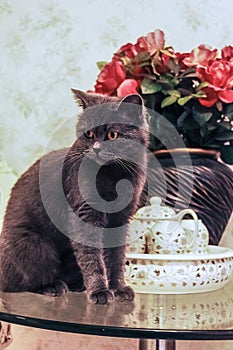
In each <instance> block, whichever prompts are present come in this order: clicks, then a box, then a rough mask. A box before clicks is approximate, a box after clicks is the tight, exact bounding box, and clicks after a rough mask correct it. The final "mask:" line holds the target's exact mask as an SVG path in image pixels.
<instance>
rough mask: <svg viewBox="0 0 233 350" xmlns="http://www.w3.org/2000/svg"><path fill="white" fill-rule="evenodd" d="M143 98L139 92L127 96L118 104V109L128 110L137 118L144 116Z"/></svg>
mask: <svg viewBox="0 0 233 350" xmlns="http://www.w3.org/2000/svg"><path fill="white" fill-rule="evenodd" d="M143 108H144V103H143V99H142V97H141V96H140V95H138V94H132V95H127V96H125V97H124V98H123V99H122V100H121V102H120V103H119V105H118V111H119V112H121V111H123V110H124V111H127V112H128V114H129V115H134V116H135V117H136V118H143V115H144V113H143Z"/></svg>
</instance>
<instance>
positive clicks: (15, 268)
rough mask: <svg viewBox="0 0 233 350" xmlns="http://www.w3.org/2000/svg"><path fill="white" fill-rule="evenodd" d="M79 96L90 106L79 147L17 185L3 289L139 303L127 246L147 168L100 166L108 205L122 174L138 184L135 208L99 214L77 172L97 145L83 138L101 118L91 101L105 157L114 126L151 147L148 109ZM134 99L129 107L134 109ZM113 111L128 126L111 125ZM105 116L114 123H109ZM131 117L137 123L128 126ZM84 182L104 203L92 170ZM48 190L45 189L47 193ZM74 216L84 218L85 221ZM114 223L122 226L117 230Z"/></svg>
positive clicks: (2, 262)
mask: <svg viewBox="0 0 233 350" xmlns="http://www.w3.org/2000/svg"><path fill="white" fill-rule="evenodd" d="M73 93H74V95H75V98H76V100H77V101H78V103H79V104H80V105H82V107H83V112H82V114H81V115H80V117H79V120H78V123H77V139H76V140H75V142H74V144H73V145H72V146H71V147H70V148H69V149H61V150H58V151H54V152H51V153H49V154H47V155H45V156H44V157H43V158H42V159H40V160H38V161H37V162H36V163H34V164H33V165H32V166H31V167H30V168H29V169H28V170H27V171H26V172H25V173H24V174H23V175H22V176H21V177H20V178H19V180H18V181H17V183H16V184H15V186H14V187H13V189H12V192H11V196H10V199H9V202H8V206H7V210H6V213H5V217H4V223H3V229H2V233H1V236H0V286H1V290H3V291H7V292H23V291H30V292H37V293H42V294H46V295H53V296H57V295H61V294H63V293H65V292H66V291H67V290H72V291H82V290H84V289H86V291H87V296H88V299H89V301H91V302H94V303H99V304H106V303H109V302H111V301H112V300H114V299H117V300H125V299H128V300H133V298H134V292H133V290H132V289H131V288H130V287H127V286H125V283H124V264H125V243H126V235H127V224H128V222H129V219H130V217H132V215H133V214H134V213H135V211H136V210H137V206H138V203H139V197H140V194H141V191H142V189H143V186H144V184H145V181H146V174H145V171H142V170H141V169H137V166H134V169H133V171H132V167H131V168H127V167H126V166H125V164H123V163H122V161H121V162H120V163H121V164H123V165H122V166H121V165H120V164H119V163H117V162H115V161H114V160H113V161H112V162H109V164H107V165H105V166H103V167H101V166H100V171H99V174H98V176H97V179H96V187H97V189H98V193H99V194H100V195H101V197H102V198H103V199H104V200H105V201H106V202H109V203H110V202H111V201H113V200H115V198H116V190H115V188H116V184H117V183H118V181H119V180H121V179H123V178H124V179H128V180H129V181H130V182H131V184H132V185H133V188H134V189H135V191H134V193H133V199H132V200H131V202H130V203H129V205H127V207H126V208H124V210H122V211H119V212H117V213H108V212H107V211H106V212H104V211H98V210H96V209H93V208H92V206H91V205H90V204H89V203H87V202H86V201H85V200H84V198H83V196H82V195H81V193H80V189H79V186H78V171H79V168H80V164H81V162H82V161H83V159H84V158H85V157H86V155H87V153H88V152H89V151H90V150H91V149H92V148H93V140H90V139H88V138H86V137H85V136H84V135H83V132H86V131H87V130H90V129H91V127H92V125H94V124H93V123H94V118H96V111H95V110H94V109H93V108H90V107H91V106H97V107H99V108H100V109H99V112H100V113H99V114H98V118H100V120H101V122H102V125H99V126H97V127H96V128H95V131H96V134H98V142H99V144H100V147H101V148H103V157H105V155H106V152H107V151H106V150H104V142H103V141H104V135H106V132H108V131H109V130H111V128H112V127H114V130H117V131H119V132H120V134H121V136H119V138H118V142H121V140H120V137H123V138H126V139H127V140H134V141H137V142H140V143H141V144H142V145H143V146H145V147H146V146H147V143H148V141H147V132H146V128H147V125H146V121H145V116H144V115H143V113H142V114H141V115H139V114H140V113H139V114H138V115H137V113H133V114H132V115H130V116H129V115H127V113H125V112H124V110H123V109H122V101H121V100H120V99H118V98H116V97H106V96H102V95H97V94H87V93H84V92H81V91H78V90H73ZM124 102H131V104H132V105H133V104H135V103H136V104H137V105H139V107H140V104H142V102H141V100H140V98H139V96H137V95H132V96H128V97H126V98H125V99H124ZM106 103H108V104H107V105H106ZM131 104H129V109H127V110H129V112H130V111H131V109H130V108H131V107H130V106H131ZM132 111H133V110H132ZM142 111H143V109H142ZM111 114H114V118H115V117H117V115H119V116H120V118H121V120H123V121H125V124H121V123H119V124H117V123H115V124H114V125H109V115H110V116H111ZM129 114H130V113H129ZM134 119H135V120H134ZM106 120H107V121H108V123H107V124H104V122H105V121H106ZM130 121H131V122H132V121H134V122H136V123H137V124H136V125H138V126H135V127H134V126H129V125H127V123H130ZM143 128H144V129H143ZM122 135H123V136H122ZM113 143H114V141H113ZM113 143H112V144H113ZM122 147H124V145H123V144H122ZM101 152H102V149H101ZM104 152H105V153H104ZM132 152H133V150H132ZM122 153H124V152H122ZM89 154H91V153H89ZM64 157H65V161H64ZM146 158H147V157H146V151H145V152H143V151H142V152H141V153H140V152H139V154H138V161H139V163H140V164H142V165H143V169H146V164H147V159H146ZM89 161H90V162H93V163H92V164H93V165H95V164H96V162H97V159H95V158H94V157H92V158H91V157H90V160H89ZM97 163H98V162H97ZM61 177H62V180H63V182H62V184H63V190H64V193H65V200H64V198H63V196H62V191H63V190H62V191H60V190H59V179H60V178H61ZM41 178H42V179H43V181H41ZM84 180H85V181H84V182H83V186H84V190H85V191H86V192H85V193H86V194H87V196H88V198H89V199H90V201H93V203H95V202H97V200H98V198H95V196H94V195H93V194H92V193H93V192H92V186H93V183H90V181H89V174H88V172H87V174H86V177H85V179H84ZM42 193H43V194H45V195H43V196H44V198H42V197H43V196H42ZM125 196H126V197H125V198H126V199H127V196H129V193H127V191H126V193H125ZM97 204H98V203H97ZM48 212H49V215H48ZM50 214H51V215H50ZM74 214H75V216H74ZM53 215H56V218H57V221H58V222H57V223H56V225H55V224H54V222H53V220H51V217H52V216H53ZM75 217H77V218H79V219H81V220H79V221H78V222H79V224H78V225H77V221H76V220H75ZM82 222H83V225H82V224H81V223H82ZM86 224H87V227H88V230H87V228H86ZM58 227H59V229H58ZM112 228H114V229H115V231H114V235H113V234H112V233H111V229H112ZM116 233H117V237H116ZM111 235H112V236H111ZM111 240H113V241H114V240H115V241H114V244H113V245H112V246H110V245H109V242H111ZM93 242H94V244H93ZM105 243H106V244H105ZM106 247H107V248H106Z"/></svg>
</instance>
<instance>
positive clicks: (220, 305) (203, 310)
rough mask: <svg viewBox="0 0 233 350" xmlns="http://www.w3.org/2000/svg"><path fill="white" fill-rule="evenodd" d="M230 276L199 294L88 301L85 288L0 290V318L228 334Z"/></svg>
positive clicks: (109, 329)
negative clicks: (50, 292)
mask: <svg viewBox="0 0 233 350" xmlns="http://www.w3.org/2000/svg"><path fill="white" fill-rule="evenodd" d="M232 291H233V279H232V280H231V281H230V282H229V283H228V284H227V285H226V286H225V287H224V288H222V289H219V290H216V291H212V292H205V293H199V294H183V295H181V294H177V295H159V294H136V298H135V301H134V302H115V303H112V304H110V305H93V304H90V303H88V302H87V298H86V294H85V292H82V293H71V292H69V293H68V294H66V295H65V296H62V297H55V298H53V297H48V296H42V295H38V294H33V293H1V294H0V296H1V299H0V320H2V321H7V322H11V323H16V324H21V325H27V326H30V327H36V328H43V329H50V330H57V331H63V332H73V333H82V334H95V335H102V336H114V337H125V338H145V339H146V338H147V339H157V338H160V339H183V340H185V339H192V340H195V339H209V340H211V339H219V340H221V339H224V340H226V339H233V293H232Z"/></svg>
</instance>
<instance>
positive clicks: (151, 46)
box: [135, 29, 165, 55]
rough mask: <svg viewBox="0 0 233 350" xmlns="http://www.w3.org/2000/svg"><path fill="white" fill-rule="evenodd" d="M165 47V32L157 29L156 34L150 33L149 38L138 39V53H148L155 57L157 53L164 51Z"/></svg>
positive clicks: (136, 45) (136, 46)
mask: <svg viewBox="0 0 233 350" xmlns="http://www.w3.org/2000/svg"><path fill="white" fill-rule="evenodd" d="M164 45H165V36H164V32H163V31H162V30H160V29H156V30H155V31H154V32H151V33H149V34H148V35H147V36H141V37H140V38H138V40H137V42H136V44H135V48H136V50H137V52H141V51H148V52H149V53H150V54H151V55H153V54H154V53H155V52H156V51H158V50H162V49H163V48H164Z"/></svg>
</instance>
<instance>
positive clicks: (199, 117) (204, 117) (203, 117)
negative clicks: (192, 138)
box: [193, 110, 213, 126]
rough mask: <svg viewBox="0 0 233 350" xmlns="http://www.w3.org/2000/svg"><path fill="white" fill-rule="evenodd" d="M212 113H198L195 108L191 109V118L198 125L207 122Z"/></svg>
mask: <svg viewBox="0 0 233 350" xmlns="http://www.w3.org/2000/svg"><path fill="white" fill-rule="evenodd" d="M212 115H213V113H212V112H204V113H199V112H197V111H196V110H193V118H194V119H195V120H196V122H197V123H198V124H199V125H200V126H202V125H204V124H205V123H207V122H208V121H209V120H210V119H211V117H212Z"/></svg>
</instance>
